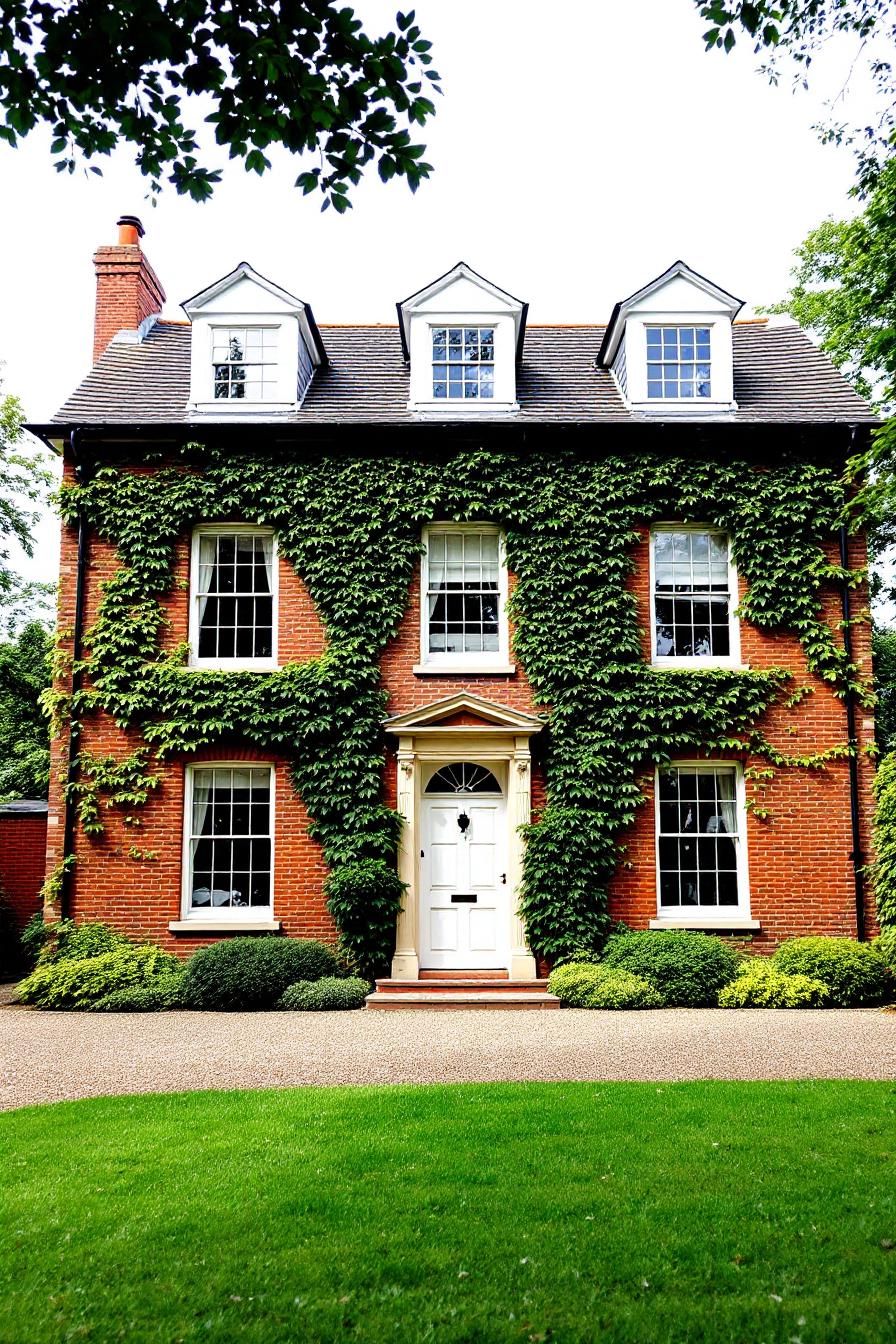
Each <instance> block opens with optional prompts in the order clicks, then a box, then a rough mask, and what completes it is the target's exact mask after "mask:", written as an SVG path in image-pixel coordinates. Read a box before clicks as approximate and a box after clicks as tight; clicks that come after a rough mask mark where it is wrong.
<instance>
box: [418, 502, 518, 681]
mask: <svg viewBox="0 0 896 1344" xmlns="http://www.w3.org/2000/svg"><path fill="white" fill-rule="evenodd" d="M426 558H427V591H426V610H427V647H426V650H425V651H424V652H425V653H428V655H430V656H433V655H435V656H436V657H438V656H440V655H447V654H453V655H466V654H474V655H482V654H486V655H489V654H491V655H495V656H497V655H498V654H499V653H500V651H501V619H502V615H501V608H502V601H501V571H502V564H501V557H500V538H499V536H498V533H497V531H483V532H479V531H469V530H464V531H457V532H454V531H451V530H450V529H447V528H446V529H444V530H442V529H438V530H435V529H433V530H431V531H430V533H429V536H428V546H427V557H426Z"/></svg>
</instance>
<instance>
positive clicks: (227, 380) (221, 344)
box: [212, 327, 279, 401]
mask: <svg viewBox="0 0 896 1344" xmlns="http://www.w3.org/2000/svg"><path fill="white" fill-rule="evenodd" d="M277 337H278V331H277V328H276V327H213V328H212V364H213V365H214V377H215V399H216V400H219V401H220V400H224V401H240V400H244V401H273V400H274V398H275V397H276V396H277V388H278V385H279V379H278V369H277V344H278V342H277Z"/></svg>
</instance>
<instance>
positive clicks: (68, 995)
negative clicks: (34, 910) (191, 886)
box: [19, 943, 180, 1008]
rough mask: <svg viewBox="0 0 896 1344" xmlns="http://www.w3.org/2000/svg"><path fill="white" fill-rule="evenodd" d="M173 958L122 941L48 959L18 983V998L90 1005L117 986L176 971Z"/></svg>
mask: <svg viewBox="0 0 896 1344" xmlns="http://www.w3.org/2000/svg"><path fill="white" fill-rule="evenodd" d="M179 966H180V963H179V961H178V959H177V957H174V956H171V955H170V954H169V953H167V952H163V951H162V950H161V948H158V947H153V946H152V945H151V944H149V943H139V944H138V943H125V944H124V945H123V946H121V947H116V948H115V950H114V951H113V952H106V953H103V954H102V955H101V956H97V957H85V958H83V959H82V960H80V961H72V960H70V959H68V958H63V960H62V961H52V962H48V963H47V964H46V965H43V966H38V967H37V969H36V970H34V971H32V972H31V974H30V975H29V976H28V977H27V978H26V979H25V980H23V981H22V983H21V984H20V985H19V1000H20V1002H22V1003H34V1004H37V1006H38V1007H39V1008H91V1007H93V1005H94V1004H96V1003H98V1002H99V1000H100V999H104V998H106V996H107V995H109V994H113V993H115V992H116V991H117V990H120V989H129V988H133V987H134V986H138V985H139V986H143V985H148V984H150V983H151V982H152V981H154V980H157V979H159V978H160V977H163V976H168V975H171V973H172V972H174V973H176V972H177V970H178V967H179Z"/></svg>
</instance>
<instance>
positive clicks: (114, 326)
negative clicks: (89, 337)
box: [93, 215, 165, 364]
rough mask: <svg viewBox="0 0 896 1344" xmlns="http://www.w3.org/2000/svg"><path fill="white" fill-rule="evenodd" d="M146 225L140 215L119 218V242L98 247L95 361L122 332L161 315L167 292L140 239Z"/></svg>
mask: <svg viewBox="0 0 896 1344" xmlns="http://www.w3.org/2000/svg"><path fill="white" fill-rule="evenodd" d="M142 237H143V225H142V224H141V223H140V221H139V219H138V218H137V216H136V215H122V216H121V219H119V221H118V242H117V243H116V244H114V245H111V246H108V247H98V248H97V250H96V252H95V253H94V254H93V264H94V267H95V268H96V321H95V322H94V328H93V362H94V364H95V363H96V362H97V360H98V359H99V357H100V355H101V354H102V353H103V351H104V350H105V348H106V346H107V345H108V344H109V342H110V341H111V340H112V338H113V336H117V335H118V333H119V332H120V331H136V330H137V329H138V328H139V327H140V325H141V323H143V322H145V321H146V319H147V318H148V317H153V316H157V315H158V314H159V313H161V311H162V306H163V304H164V302H165V291H164V289H163V288H162V286H161V284H160V282H159V278H158V276H157V275H156V273H155V271H154V270H153V268H152V267H151V266H150V264H149V262H148V261H147V260H146V257H145V256H144V255H143V249H142V248H141V246H140V239H141V238H142Z"/></svg>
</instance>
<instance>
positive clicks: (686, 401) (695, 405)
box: [629, 397, 737, 419]
mask: <svg viewBox="0 0 896 1344" xmlns="http://www.w3.org/2000/svg"><path fill="white" fill-rule="evenodd" d="M629 410H632V411H639V412H641V413H642V414H643V415H669V414H672V415H681V416H692V417H694V418H695V419H700V418H702V417H703V416H704V415H730V414H731V412H732V411H736V410H737V402H736V401H710V400H709V399H708V398H706V399H704V398H701V397H683V398H681V399H677V398H676V399H675V400H672V401H666V400H665V399H664V398H661V397H655V398H651V399H649V400H648V401H631V402H629Z"/></svg>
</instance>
